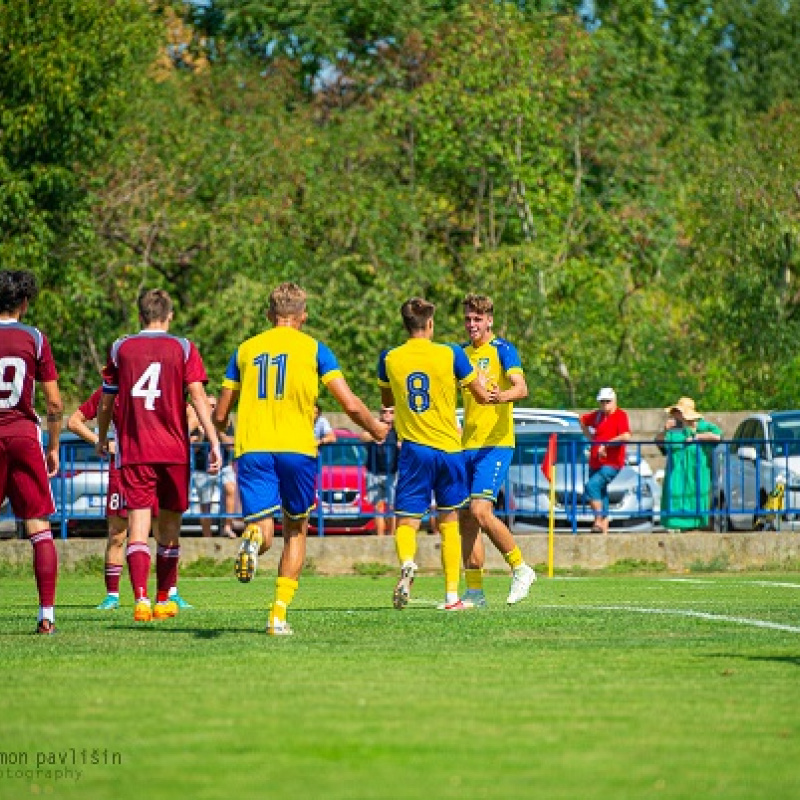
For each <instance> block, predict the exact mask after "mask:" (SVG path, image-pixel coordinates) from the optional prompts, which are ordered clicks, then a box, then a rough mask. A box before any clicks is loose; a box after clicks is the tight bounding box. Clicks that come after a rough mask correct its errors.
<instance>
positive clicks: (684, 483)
mask: <svg viewBox="0 0 800 800" xmlns="http://www.w3.org/2000/svg"><path fill="white" fill-rule="evenodd" d="M664 410H665V411H666V412H667V413H668V414H669V416H668V417H667V421H666V423H665V425H664V431H663V432H662V433H659V434H658V436H656V441H657V442H659V443H661V444H662V447H663V448H664V453H665V455H666V456H667V466H666V470H665V474H664V488H663V491H662V494H661V524H662V525H663V526H664V527H665V528H667V530H670V531H688V530H694V529H696V528H707V527H708V520H709V510H710V508H711V457H712V453H713V450H714V445H715V444H716V443H717V442H718V441H719V440H720V439H721V438H722V430H721V429H720V428H719V427H718V426H716V425H714V424H713V423H712V422H708V421H707V420H705V419H703V415H702V414H700V413H699V412H698V411H697V409H696V408H695V404H694V400H692V398H691V397H681V399H680V400H678V402H677V403H675V405H672V406H667V408H665V409H664Z"/></svg>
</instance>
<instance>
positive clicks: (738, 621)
mask: <svg viewBox="0 0 800 800" xmlns="http://www.w3.org/2000/svg"><path fill="white" fill-rule="evenodd" d="M539 608H558V609H578V610H580V611H636V612H638V613H640V614H663V615H667V616H668V615H674V616H676V617H694V618H696V619H705V620H709V621H711V622H732V623H734V624H735V625H751V626H752V627H754V628H770V629H771V630H776V631H787V632H789V633H800V627H798V626H797V625H783V624H781V623H780V622H768V621H767V620H763V619H748V618H747V617H729V616H727V615H726V614H708V613H706V612H704V611H682V610H681V609H679V608H647V607H643V606H586V605H580V606H557V605H542V606H539Z"/></svg>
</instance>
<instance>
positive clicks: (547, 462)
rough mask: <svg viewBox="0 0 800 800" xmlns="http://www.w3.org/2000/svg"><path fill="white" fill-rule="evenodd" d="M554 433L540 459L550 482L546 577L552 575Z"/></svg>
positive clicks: (554, 485)
mask: <svg viewBox="0 0 800 800" xmlns="http://www.w3.org/2000/svg"><path fill="white" fill-rule="evenodd" d="M557 441H558V439H557V437H556V434H555V433H551V434H550V438H549V439H548V441H547V452H546V453H545V456H544V460H543V461H542V472H543V473H544V476H545V478H547V480H548V481H549V482H550V513H549V515H548V523H547V577H548V578H552V577H553V544H554V533H555V527H556V467H555V464H556V444H557Z"/></svg>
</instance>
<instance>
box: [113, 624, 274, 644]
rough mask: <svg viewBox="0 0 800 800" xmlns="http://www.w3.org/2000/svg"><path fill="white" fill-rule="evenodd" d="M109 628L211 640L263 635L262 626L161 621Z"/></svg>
mask: <svg viewBox="0 0 800 800" xmlns="http://www.w3.org/2000/svg"><path fill="white" fill-rule="evenodd" d="M110 629H111V630H116V631H136V632H137V633H138V632H140V631H141V632H142V633H146V634H148V635H150V634H160V633H167V634H169V635H170V636H173V635H175V634H177V633H187V634H189V635H190V636H194V637H195V639H203V640H206V641H211V640H212V639H219V638H220V637H222V636H225V635H227V634H240V633H252V634H253V635H254V636H264V628H263V627H252V628H228V627H226V628H186V627H183V628H178V627H175V626H173V625H169V624H167V625H164V624H162V623H138V624H134V623H132V624H130V625H112V626H111V627H110Z"/></svg>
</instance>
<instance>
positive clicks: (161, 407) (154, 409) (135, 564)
mask: <svg viewBox="0 0 800 800" xmlns="http://www.w3.org/2000/svg"><path fill="white" fill-rule="evenodd" d="M172 317H173V312H172V300H171V299H170V296H169V295H168V294H167V293H166V292H165V291H163V290H162V289H151V290H148V291H143V292H142V293H141V294H140V295H139V319H140V321H141V323H142V330H141V331H140V332H139V333H135V334H133V335H131V336H123V337H122V338H121V339H117V341H116V342H114V344H113V345H112V347H111V354H110V355H109V359H108V363H107V364H106V367H105V369H104V370H103V399H102V401H101V403H100V410H99V413H98V417H97V418H98V442H97V451H98V453H100V454H103V455H108V429H109V425H110V424H111V416H112V412H113V408H114V398H115V397H116V402H117V404H118V409H117V418H116V421H117V425H116V429H117V444H116V455H115V458H116V462H117V466H118V467H119V470H120V484H121V486H122V492H123V494H124V495H125V501H126V503H127V505H128V548H127V553H126V555H127V561H128V572H129V573H130V577H131V584H132V585H133V594H134V599H135V601H136V606H135V608H134V614H133V618H134V621H136V622H150V620H151V619H153V618H155V619H164V618H166V617H174V616H175V614H176V613H177V611H178V607H177V605H176V604H175V602H173V601H171V600H169V599H168V598H169V589H170V587H171V586H172V585H174V583H175V578H176V576H177V572H178V560H179V558H180V529H181V518H182V516H183V512H184V511H186V509H187V508H188V507H189V479H190V466H189V426H188V424H187V421H186V403H185V399H184V398H185V395H186V393H187V392H188V394H189V399H190V402H191V403H192V405H193V406H194V410H195V412H196V413H197V417H198V419H199V420H200V424H201V425H202V426H203V430H204V431H205V434H206V437H207V438H208V441H209V444H210V452H209V459H208V471H209V472H210V473H212V474H213V473H216V472H218V471H219V468H220V464H221V456H220V449H219V439H218V438H217V432H216V429H215V428H214V425H213V423H212V422H211V412H210V409H209V405H208V398H207V397H206V390H205V383H206V381H207V380H208V377H207V375H206V370H205V367H204V366H203V360H202V359H201V358H200V354H199V353H198V352H197V348H196V347H195V346H194V344H192V342H190V341H189V340H188V339H183V338H180V337H178V336H173V335H172V334H170V333H169V326H170V323H171V322H172ZM156 503H158V507H159V525H158V533H157V541H158V550H157V558H156V578H157V583H158V593H157V596H156V607H155V609H151V605H150V599H149V597H148V593H147V578H148V575H149V572H150V550H149V549H148V546H147V538H148V536H149V535H150V526H151V521H152V512H151V509H152V508H153V506H154V505H155V504H156Z"/></svg>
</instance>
